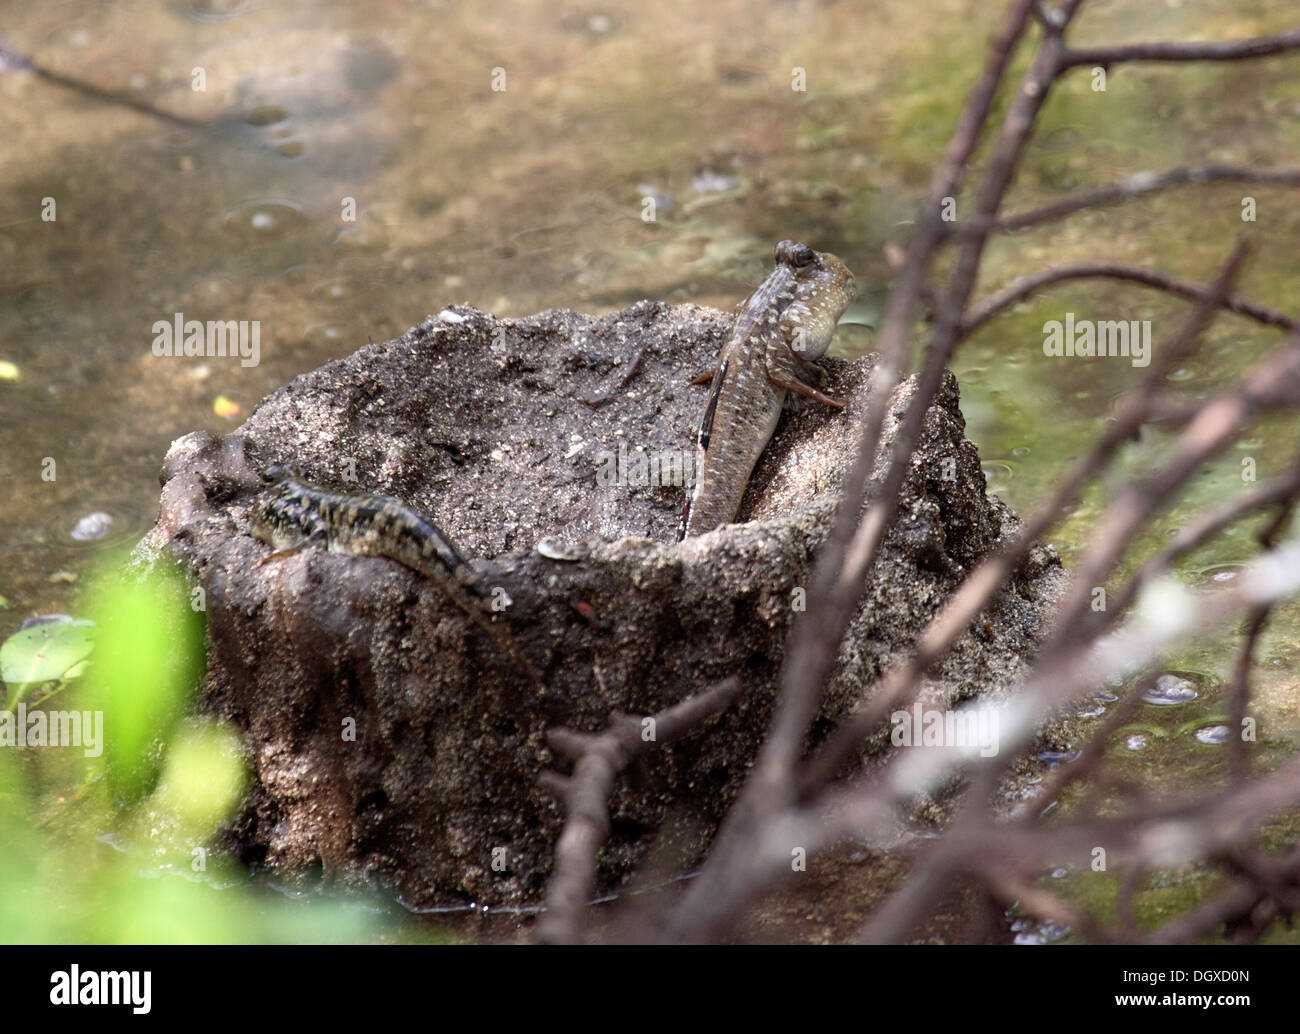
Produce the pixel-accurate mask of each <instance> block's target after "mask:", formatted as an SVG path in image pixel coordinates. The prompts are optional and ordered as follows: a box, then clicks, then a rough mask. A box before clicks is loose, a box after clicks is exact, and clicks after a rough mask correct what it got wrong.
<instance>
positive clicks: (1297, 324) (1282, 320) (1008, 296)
mask: <svg viewBox="0 0 1300 1034" xmlns="http://www.w3.org/2000/svg"><path fill="white" fill-rule="evenodd" d="M1088 279H1109V280H1127V281H1131V282H1133V283H1139V284H1144V285H1146V286H1147V287H1152V288H1155V289H1156V290H1158V291H1166V292H1168V293H1169V294H1173V295H1177V296H1178V297H1180V298H1186V299H1188V300H1190V301H1196V302H1205V301H1206V300H1208V299H1209V298H1210V297H1211V292H1210V288H1208V287H1202V286H1201V285H1200V284H1191V283H1188V282H1187V281H1185V280H1176V279H1175V278H1174V277H1171V276H1166V275H1165V274H1164V273H1157V272H1156V271H1155V270H1151V269H1142V268H1140V267H1138V266H1125V265H1120V264H1117V263H1114V262H1080V263H1076V264H1073V265H1068V266H1055V267H1053V268H1051V269H1044V270H1042V271H1041V272H1038V273H1031V274H1030V275H1029V276H1024V277H1021V278H1020V279H1019V280H1017V281H1016V282H1015V283H1014V284H1012V285H1011V286H1010V287H1007V288H1005V289H1004V290H1001V291H999V292H997V293H996V294H992V295H989V297H987V298H985V299H984V300H983V301H982V302H981V303H980V304H979V305H977V306H976V307H975V308H974V309H972V310H971V312H970V313H969V315H967V317H966V320H965V322H964V323H963V324H962V334H963V335H969V334H973V333H974V332H975V331H976V330H978V329H979V328H980V327H982V326H983V325H984V324H985V323H987V322H988V321H989V320H991V319H993V317H994V316H997V315H998V314H999V313H1002V312H1005V311H1006V310H1007V309H1009V308H1011V307H1012V306H1013V305H1016V304H1017V303H1019V302H1022V301H1024V300H1025V299H1026V298H1028V297H1029V296H1030V295H1032V294H1034V292H1036V291H1038V290H1039V289H1040V288H1043V287H1046V286H1047V285H1048V284H1057V283H1061V282H1062V281H1066V280H1088ZM1218 304H1219V305H1220V306H1222V307H1223V308H1224V309H1227V310H1228V311H1229V312H1235V313H1236V314H1237V315H1239V316H1246V317H1248V318H1250V319H1253V320H1256V321H1258V322H1260V323H1263V324H1265V325H1267V326H1271V327H1281V328H1283V329H1284V330H1300V320H1296V319H1293V318H1292V317H1290V316H1287V315H1286V314H1285V313H1280V312H1276V311H1274V310H1273V309H1269V308H1267V307H1265V306H1263V305H1260V304H1258V303H1257V302H1252V301H1250V300H1248V299H1245V298H1241V297H1238V296H1236V295H1225V296H1223V298H1221V299H1220V300H1219V302H1218Z"/></svg>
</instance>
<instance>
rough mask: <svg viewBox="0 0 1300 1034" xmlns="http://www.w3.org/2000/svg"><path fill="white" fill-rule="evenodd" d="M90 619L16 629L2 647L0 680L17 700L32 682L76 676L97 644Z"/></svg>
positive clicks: (0, 651)
mask: <svg viewBox="0 0 1300 1034" xmlns="http://www.w3.org/2000/svg"><path fill="white" fill-rule="evenodd" d="M94 632H95V629H94V627H93V626H92V625H90V624H89V623H88V622H79V621H60V622H54V623H51V624H48V625H35V626H33V627H32V628H24V629H23V630H22V631H21V632H15V633H14V634H13V635H11V636H10V637H9V638H8V639H6V640H5V641H4V645H2V646H0V679H3V680H4V681H5V682H6V683H8V685H9V688H10V690H11V691H12V692H13V696H14V698H13V701H12V702H13V703H17V702H18V700H19V699H21V698H22V697H23V696H24V695H25V694H26V692H27V691H28V690H29V689H30V688H31V687H32V686H33V685H40V684H41V683H42V682H54V681H61V680H63V679H68V678H75V677H76V676H77V675H80V674H81V673H82V672H83V671H85V661H86V659H87V658H88V657H89V656H90V651H91V649H92V648H93V646H94Z"/></svg>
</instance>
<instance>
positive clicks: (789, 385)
mask: <svg viewBox="0 0 1300 1034" xmlns="http://www.w3.org/2000/svg"><path fill="white" fill-rule="evenodd" d="M767 378H768V380H770V381H771V382H772V383H773V384H775V385H776V386H777V387H778V388H785V389H786V390H787V391H794V392H797V393H798V394H800V395H803V396H804V397H805V398H810V399H816V400H817V401H818V402H824V403H825V404H826V405H828V406H834V407H835V408H836V409H843V408H844V405H845V404H844V403H843V402H841V401H840V400H839V399H833V398H831V397H830V396H829V395H823V394H822V393H821V392H820V391H818V390H817V389H816V388H814V387H813V386H812V385H811V384H805V383H804V382H803V381H801V380H800V379H799V378H798V377H796V376H794V375H793V374H789V373H785V372H784V371H780V370H775V371H774V370H770V369H769V370H768V372H767Z"/></svg>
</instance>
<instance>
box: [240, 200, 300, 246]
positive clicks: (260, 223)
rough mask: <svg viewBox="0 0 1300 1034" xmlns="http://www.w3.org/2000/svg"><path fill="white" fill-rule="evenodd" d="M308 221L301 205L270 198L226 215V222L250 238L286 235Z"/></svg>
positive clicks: (246, 205) (263, 238)
mask: <svg viewBox="0 0 1300 1034" xmlns="http://www.w3.org/2000/svg"><path fill="white" fill-rule="evenodd" d="M306 221H307V216H306V214H305V213H304V212H303V210H302V207H301V206H300V205H298V204H295V203H294V202H292V201H284V200H279V199H272V198H268V199H265V200H261V201H250V202H248V203H247V204H243V205H240V206H239V207H238V208H235V209H234V210H232V211H231V212H230V213H228V214H227V215H226V220H225V224H226V227H227V228H228V229H231V230H234V231H236V232H237V233H240V234H241V235H242V236H244V237H245V238H247V239H249V240H270V239H272V238H275V237H281V236H284V235H285V234H287V233H289V232H290V231H291V230H294V229H296V228H297V227H299V226H301V225H303V224H304V223H305V222H306Z"/></svg>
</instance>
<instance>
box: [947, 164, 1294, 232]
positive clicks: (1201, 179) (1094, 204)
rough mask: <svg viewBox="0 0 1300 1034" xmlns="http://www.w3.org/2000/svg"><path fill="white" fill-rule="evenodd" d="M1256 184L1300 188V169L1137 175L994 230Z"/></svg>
mask: <svg viewBox="0 0 1300 1034" xmlns="http://www.w3.org/2000/svg"><path fill="white" fill-rule="evenodd" d="M1224 182H1227V183H1257V184H1281V185H1285V186H1293V185H1295V184H1300V169H1252V168H1249V167H1248V166H1243V165H1185V166H1182V167H1180V168H1177V169H1169V170H1168V171H1166V172H1159V173H1156V172H1138V173H1135V174H1134V175H1132V176H1126V177H1125V178H1124V179H1122V180H1119V181H1118V182H1115V183H1109V184H1107V185H1106V186H1103V187H1094V188H1092V189H1091V190H1085V191H1081V192H1080V193H1078V194H1071V195H1069V196H1068V197H1063V198H1060V199H1058V200H1056V201H1053V202H1051V203H1050V204H1046V205H1042V206H1041V207H1039V208H1031V209H1028V210H1027V211H1024V212H1017V213H1013V214H1012V215H1006V216H1003V217H1002V218H1000V219H998V220H997V221H996V222H995V223H994V224H993V229H994V230H998V231H1002V232H1008V231H1012V230H1023V229H1024V228H1025V227H1027V226H1034V225H1036V224H1038V223H1045V222H1049V221H1051V220H1053V219H1060V218H1061V217H1062V216H1067V215H1070V214H1071V213H1074V212H1078V211H1080V210H1082V209H1084V208H1101V207H1104V206H1106V205H1115V204H1120V203H1122V202H1124V201H1131V200H1133V199H1134V198H1139V197H1145V196H1146V195H1148V194H1154V193H1156V192H1157V191H1161V190H1167V189H1169V188H1170V187H1181V186H1185V185H1186V184H1189V183H1224ZM972 231H973V228H972V227H971V226H968V225H962V226H959V227H954V229H953V232H954V233H961V234H965V233H971V232H972Z"/></svg>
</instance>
